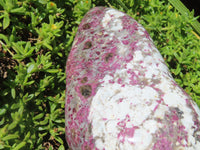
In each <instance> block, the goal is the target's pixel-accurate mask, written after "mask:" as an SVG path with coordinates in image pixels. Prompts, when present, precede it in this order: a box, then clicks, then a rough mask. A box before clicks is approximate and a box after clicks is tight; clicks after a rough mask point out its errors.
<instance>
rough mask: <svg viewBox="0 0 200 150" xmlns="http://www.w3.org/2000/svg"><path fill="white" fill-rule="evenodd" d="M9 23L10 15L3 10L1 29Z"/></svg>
mask: <svg viewBox="0 0 200 150" xmlns="http://www.w3.org/2000/svg"><path fill="white" fill-rule="evenodd" d="M9 25H10V17H9V13H7V12H6V11H5V12H4V18H3V29H4V30H5V29H6V28H7V27H8V26H9Z"/></svg>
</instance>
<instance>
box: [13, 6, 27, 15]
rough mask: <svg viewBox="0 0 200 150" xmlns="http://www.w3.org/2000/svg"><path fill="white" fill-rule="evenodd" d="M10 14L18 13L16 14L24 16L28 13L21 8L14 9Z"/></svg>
mask: <svg viewBox="0 0 200 150" xmlns="http://www.w3.org/2000/svg"><path fill="white" fill-rule="evenodd" d="M10 12H11V13H16V14H23V13H25V12H26V9H25V8H24V7H20V8H15V9H12V10H11V11H10Z"/></svg>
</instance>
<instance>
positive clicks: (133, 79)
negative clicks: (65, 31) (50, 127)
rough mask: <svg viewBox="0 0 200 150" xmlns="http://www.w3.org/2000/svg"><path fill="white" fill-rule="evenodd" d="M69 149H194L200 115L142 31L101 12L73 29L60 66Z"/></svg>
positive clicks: (114, 13) (199, 139) (198, 143)
mask: <svg viewBox="0 0 200 150" xmlns="http://www.w3.org/2000/svg"><path fill="white" fill-rule="evenodd" d="M66 75H67V79H66V105H65V117H66V140H67V143H68V145H69V147H70V148H71V149H72V150H199V149H200V110H199V108H198V107H197V105H196V104H195V103H194V101H193V100H192V99H191V98H190V97H189V96H188V95H187V94H186V93H185V92H184V91H183V89H182V88H180V87H179V86H178V85H177V84H176V82H175V81H174V79H173V78H172V76H171V74H170V72H169V70H168V68H167V66H166V65H165V62H164V60H163V58H162V56H161V55H160V53H159V51H158V50H157V48H156V47H155V45H154V44H153V41H152V39H151V37H150V36H149V34H148V33H147V31H146V30H145V29H144V28H143V27H142V26H141V25H140V24H139V23H137V22H136V21H135V20H134V19H133V18H131V17H130V16H128V15H127V14H125V13H122V12H120V11H118V10H115V9H112V8H105V7H95V8H93V9H91V10H90V11H89V12H88V13H87V14H86V15H85V17H84V18H83V20H82V22H81V23H80V25H79V28H78V31H77V34H76V37H75V39H74V43H73V46H72V49H71V52H70V54H69V56H68V60H67V66H66Z"/></svg>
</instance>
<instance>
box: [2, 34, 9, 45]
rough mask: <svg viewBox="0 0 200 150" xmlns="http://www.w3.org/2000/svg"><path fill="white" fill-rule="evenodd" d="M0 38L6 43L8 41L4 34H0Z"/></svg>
mask: <svg viewBox="0 0 200 150" xmlns="http://www.w3.org/2000/svg"><path fill="white" fill-rule="evenodd" d="M0 39H2V40H4V41H5V42H6V44H8V43H9V41H8V37H7V36H5V35H3V34H0Z"/></svg>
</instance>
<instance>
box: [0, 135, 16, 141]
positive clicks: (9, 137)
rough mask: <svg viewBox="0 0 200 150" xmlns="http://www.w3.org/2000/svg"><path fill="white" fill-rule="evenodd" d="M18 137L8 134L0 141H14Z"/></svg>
mask: <svg viewBox="0 0 200 150" xmlns="http://www.w3.org/2000/svg"><path fill="white" fill-rule="evenodd" d="M18 137H19V136H18V135H16V134H9V135H7V136H5V137H3V138H2V139H1V140H3V141H8V140H11V139H16V138H18Z"/></svg>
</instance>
